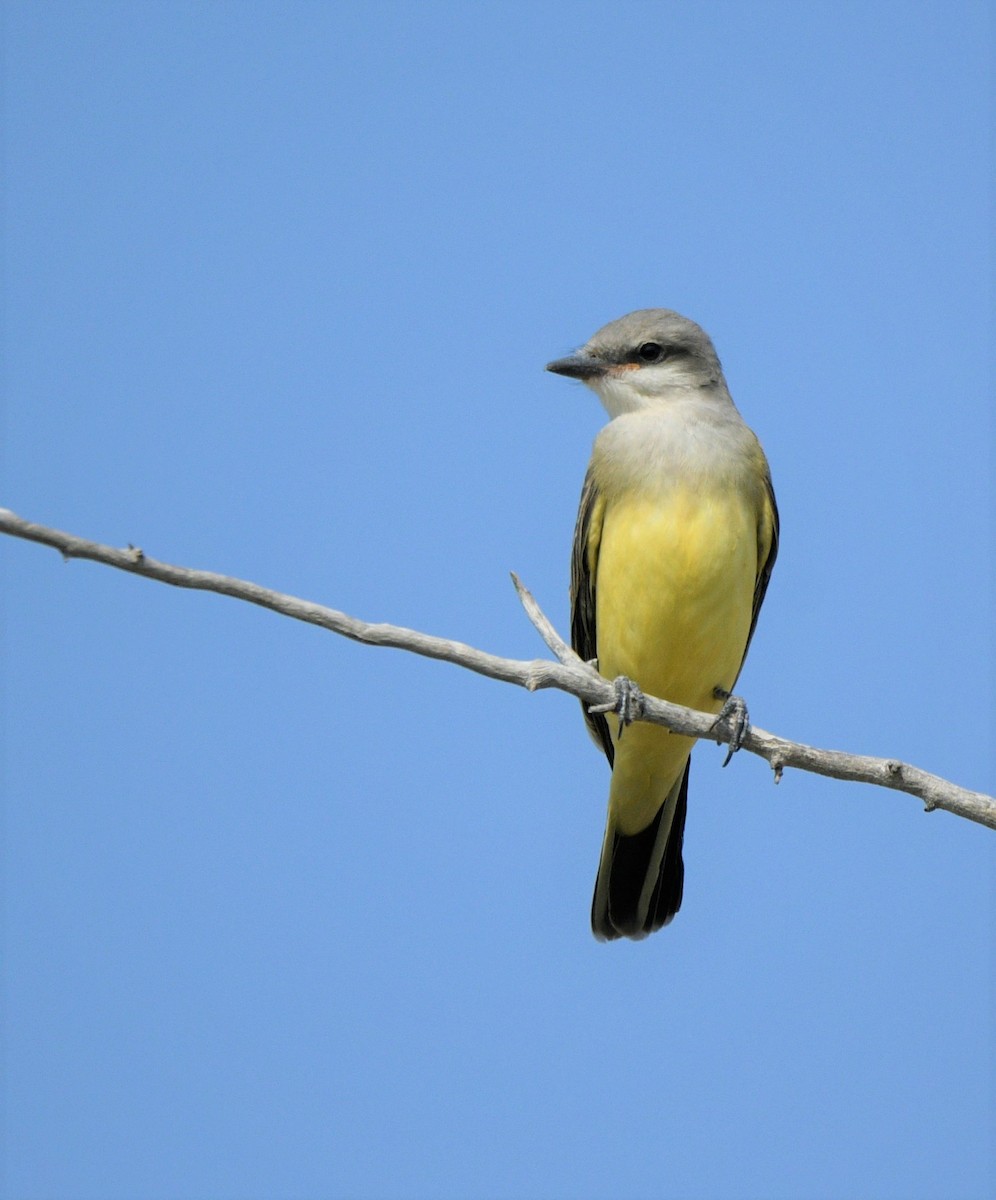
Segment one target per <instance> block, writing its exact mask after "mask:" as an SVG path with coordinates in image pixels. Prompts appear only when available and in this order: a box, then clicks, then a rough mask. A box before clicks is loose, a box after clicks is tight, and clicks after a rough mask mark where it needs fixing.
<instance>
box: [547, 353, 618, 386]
mask: <svg viewBox="0 0 996 1200" xmlns="http://www.w3.org/2000/svg"><path fill="white" fill-rule="evenodd" d="M546 369H547V370H548V371H552V372H553V373H554V374H555V375H567V376H568V377H569V378H570V379H596V378H597V377H598V376H599V375H604V374H605V371H606V364H605V363H603V362H599V361H598V359H597V358H592V357H591V356H590V355H588V354H585V352H584V351H583V350H579V351H578V352H577V354H569V355H568V356H567V357H566V358H557V359H554V361H553V362H551V363H547V364H546Z"/></svg>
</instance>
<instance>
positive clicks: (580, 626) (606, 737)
mask: <svg viewBox="0 0 996 1200" xmlns="http://www.w3.org/2000/svg"><path fill="white" fill-rule="evenodd" d="M604 516H605V498H604V497H603V496H602V495H601V493H600V492H599V491H598V488H597V487H596V486H595V480H594V478H593V477H592V473H591V469H590V468H589V470H588V474H587V475H586V476H585V479H584V487H583V488H582V489H581V505H580V507H579V508H578V520H577V524H576V525H575V526H574V546H573V549H572V550H571V645H572V646H573V648H574V653H575V654H577V655H578V656H579V657H581V658H582V659H583V660H584V661H585V662H591V661H592V659H594V658H597V656H598V638H597V634H596V630H595V580H596V577H597V575H598V548H599V545H600V544H601V541H602V520H603V518H604ZM581 710H582V712H583V713H584V719H585V721H587V723H588V732H589V733H590V734H591V736H592V737H593V738H594V739H595V742H596V743H597V744H598V745H599V746H600V747H601V748H602V750H604V752H605V757H606V758H607V759H608V760H609V765H610V766H611V765H612V760H613V758H614V747H613V745H612V735H611V734H610V733H609V723H608V721H606V719H605V717H604V716H602V715H601V714H600V713H590V712H589V711H588V706H587V705H586V704H585V703H584V702H583V701H582V703H581Z"/></svg>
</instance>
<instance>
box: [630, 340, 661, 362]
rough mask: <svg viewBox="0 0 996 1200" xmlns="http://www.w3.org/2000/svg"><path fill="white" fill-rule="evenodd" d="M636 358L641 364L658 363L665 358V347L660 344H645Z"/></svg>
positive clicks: (638, 351)
mask: <svg viewBox="0 0 996 1200" xmlns="http://www.w3.org/2000/svg"><path fill="white" fill-rule="evenodd" d="M636 357H637V358H638V359H639V360H640V362H645V363H657V362H660V361H661V359H662V358H663V357H664V347H663V346H662V345H661V344H660V342H644V343H643V345H642V346H641V347H640V348H639V350H637V352H636Z"/></svg>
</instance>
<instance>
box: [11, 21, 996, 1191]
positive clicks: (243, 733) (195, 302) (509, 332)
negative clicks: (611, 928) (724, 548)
mask: <svg viewBox="0 0 996 1200" xmlns="http://www.w3.org/2000/svg"><path fill="white" fill-rule="evenodd" d="M991 45H992V29H991V16H990V13H989V11H988V6H987V5H984V4H979V3H957V2H956V3H951V2H950V0H948V2H946V3H943V4H940V3H918V4H916V5H904V4H891V3H863V4H856V3H847V2H844V3H834V4H829V3H811V4H793V3H788V2H784V3H771V2H764V0H762V2H760V3H751V4H747V3H702V4H691V3H674V4H672V3H663V2H659V3H640V4H636V3H613V4H608V3H577V4H563V3H543V2H540V3H536V4H532V5H529V6H526V5H515V4H507V5H498V4H490V3H489V4H449V3H430V4H425V5H415V4H410V5H409V4H400V3H391V4H389V3H364V4H362V5H360V4H358V3H354V4H334V5H333V4H318V3H313V4H301V3H285V4H262V3H246V4H235V3H215V4H181V3H166V4H163V3H144V4H141V5H137V4H136V5H132V4H121V3H101V4H80V3H74V2H67V3H63V4H60V5H40V4H26V3H21V2H18V0H13V2H9V3H8V4H7V5H6V6H5V28H4V54H5V63H4V76H5V85H4V86H5V92H4V101H3V102H4V138H5V142H4V155H5V163H4V167H5V169H4V178H5V186H4V203H5V225H6V247H5V255H6V259H5V277H4V304H5V323H6V333H5V343H6V344H5V359H6V365H5V382H4V396H5V406H4V414H3V455H2V462H0V465H2V477H3V486H2V495H0V503H3V504H5V505H7V506H8V507H11V508H13V509H14V510H15V511H17V512H19V513H21V514H22V515H23V516H26V517H28V518H30V519H32V520H36V521H39V522H43V523H47V524H51V525H54V526H56V527H59V528H63V529H68V530H71V531H73V532H75V533H78V534H81V535H83V536H87V537H91V538H94V539H96V540H100V541H105V542H109V543H112V544H115V545H126V544H128V543H135V544H137V545H141V546H142V547H143V548H144V549H145V551H146V552H147V553H148V554H150V555H152V556H154V557H157V558H161V559H165V560H167V561H170V562H177V563H182V564H186V565H189V566H199V567H205V568H210V569H213V570H217V571H222V572H225V573H229V574H235V575H241V576H244V577H246V578H250V579H254V580H256V581H258V582H260V583H263V584H266V585H268V586H271V587H274V588H279V589H281V590H285V591H289V592H293V593H296V594H299V595H301V596H304V597H307V598H310V599H313V600H317V601H320V602H323V603H326V604H330V605H332V606H334V607H338V608H342V609H345V610H346V611H348V612H351V613H353V614H355V615H357V616H360V617H363V618H365V619H368V620H387V621H393V622H395V623H398V624H404V625H410V626H413V627H416V628H421V629H425V630H428V631H430V632H434V633H440V634H444V635H448V636H452V637H456V638H460V639H463V640H466V641H468V642H471V643H473V644H475V645H478V646H481V647H482V648H485V649H488V650H492V651H494V652H496V653H503V654H508V655H511V656H515V657H522V658H531V657H534V656H536V655H538V654H541V653H542V647H541V645H540V643H539V641H538V639H537V637H536V635H535V633H534V632H533V630H532V628H531V627H530V626H529V624H528V622H527V621H526V619H525V617H524V616H523V614H522V612H521V610H520V609H519V607H518V604H517V601H516V599H515V596H514V593H513V591H512V588H511V586H510V584H509V582H508V572H509V571H510V570H515V571H517V572H518V573H519V574H520V575H521V576H522V577H523V579H524V580H525V582H526V583H527V585H528V586H529V587H530V588H531V589H532V590H533V592H534V593H535V595H536V596H537V598H538V599H539V601H540V603H541V604H542V605H543V606H544V607H545V609H546V611H547V612H548V613H549V615H550V616H551V618H552V619H553V620H554V622H555V623H556V624H557V625H558V626H559V627H560V628H561V629H562V630H565V629H566V628H567V568H568V556H569V548H570V539H571V533H572V527H573V521H574V515H575V509H576V505H577V498H578V494H579V491H580V486H581V480H582V477H583V474H584V469H585V464H586V462H587V457H588V453H589V450H590V445H591V441H592V438H593V437H594V435H595V433H596V432H597V430H598V428H599V426H600V424H601V422H602V419H603V418H602V414H601V412H600V410H599V407H598V404H597V401H596V400H595V398H594V397H593V396H592V395H591V394H590V393H588V392H587V391H586V390H585V389H583V388H581V387H579V386H573V385H569V384H567V383H565V381H563V380H562V379H556V378H554V377H552V376H548V375H546V374H544V372H543V365H544V363H545V362H547V361H548V360H549V359H551V358H553V357H555V356H557V355H560V354H563V353H566V352H567V351H568V350H570V349H571V348H572V347H573V346H575V345H577V344H579V343H580V342H582V341H584V340H586V339H587V337H588V336H589V335H590V334H591V333H592V332H593V331H594V330H595V329H596V328H598V327H599V326H600V325H602V324H603V323H605V322H606V321H608V320H610V319H612V318H614V317H617V316H619V315H621V314H622V313H624V312H627V311H629V310H630V309H633V308H638V307H644V306H648V305H662V306H667V307H673V308H677V309H679V310H680V311H682V312H684V313H687V314H688V315H689V316H691V317H693V318H694V319H696V320H698V321H699V322H701V323H702V324H703V325H704V326H705V328H706V329H708V330H709V332H710V333H711V334H712V335H713V338H714V340H715V342H716V345H717V347H718V350H719V353H720V356H721V357H722V359H723V362H724V365H725V368H726V372H727V377H728V380H729V383H730V386H731V389H732V391H733V394H734V397H735V399H736V400H737V403H738V405H739V407H740V409H741V411H742V412H743V414H744V416H745V418H746V419H747V421H748V422H749V423H750V424H751V425H752V427H753V428H754V429H755V430H756V431H757V432H758V434H759V436H760V437H761V439H762V442H763V443H764V446H765V448H766V450H767V453H768V457H769V459H770V461H771V464H772V471H773V474H774V480H775V487H776V491H777V495H778V500H779V504H780V508H781V515H782V543H781V554H780V557H779V561H778V564H777V567H776V570H775V573H774V577H773V580H772V584H771V587H770V590H769V593H768V599H767V601H766V604H765V609H764V612H763V614H762V618H761V621H760V625H759V629H758V633H757V636H756V638H755V641H754V644H753V647H752V651H751V657H750V660H749V663H748V666H747V669H746V670H745V672H744V675H743V677H742V680H741V690H742V691H743V693H744V694H745V695H746V697H747V699H748V702H749V704H750V708H751V713H752V715H753V717H754V720H755V721H756V723H757V724H758V725H760V726H762V727H764V728H766V729H769V730H773V731H776V732H778V733H781V734H783V735H785V736H788V737H793V738H797V739H799V740H802V741H807V742H811V743H815V744H818V745H825V746H832V747H837V748H843V749H850V750H854V751H859V752H866V753H872V754H881V755H890V756H897V757H901V758H905V759H907V760H910V761H913V762H915V763H917V764H918V765H920V766H923V767H926V768H927V769H929V770H933V771H935V772H937V773H939V774H941V775H945V776H947V777H950V778H952V779H954V780H956V781H957V782H959V783H962V784H964V785H965V786H968V787H973V788H978V789H982V790H992V788H993V786H994V778H993V757H992V749H991V735H992V727H993V726H992V721H993V649H992V611H993V610H992V602H993V575H992V573H991V569H990V564H991V553H990V547H991V545H992V535H993V530H992V521H991V513H992V509H993V496H992V487H991V481H992V472H991V457H990V451H991V439H992V423H991V410H992V375H991V364H992V353H991V349H992V319H991V305H992V292H991V286H990V278H991V267H992V257H991V249H992V235H991V215H992V208H991V206H990V192H989V181H990V178H991V171H992V141H991V135H990V130H991V124H992V120H991V113H992V110H991V100H990V95H991V91H990V87H991V83H992V79H991V72H992V62H993V59H992V50H991ZM0 569H2V578H3V608H4V630H3V657H4V667H3V692H4V723H3V728H4V739H3V776H4V779H3V797H4V809H3V864H2V866H3V880H4V892H3V960H2V961H3V1005H4V1021H3V1028H4V1044H3V1072H2V1074H3V1097H4V1107H3V1146H2V1151H3V1155H2V1157H3V1162H4V1164H5V1165H4V1168H3V1170H4V1174H3V1186H4V1193H3V1194H4V1195H5V1197H9V1198H10V1200H42V1198H45V1200H52V1198H55V1200H130V1198H134V1197H143V1198H144V1200H188V1198H189V1200H195V1198H196V1200H203V1198H212V1200H214V1198H217V1200H250V1198H251V1200H257V1198H258V1200H284V1198H288V1200H289V1198H294V1200H298V1198H311V1197H316V1198H321V1197H385V1198H391V1200H393V1198H408V1197H410V1198H413V1200H421V1198H423V1197H424V1198H433V1200H435V1198H449V1197H452V1198H457V1197H463V1198H465V1197H512V1198H514V1197H540V1198H545V1197H554V1198H575V1197H577V1198H585V1200H587V1198H596V1197H597V1198H602V1197H604V1198H629V1197H639V1198H644V1197H654V1198H662V1200H663V1198H668V1200H670V1198H675V1200H679V1198H680V1200H716V1198H719V1200H727V1198H729V1200H757V1198H760V1197H764V1198H771V1200H798V1198H804V1200H809V1198H814V1200H815V1198H819V1200H835V1198H847V1200H859V1198H869V1200H871V1198H874V1200H891V1198H897V1200H898V1198H904V1200H905V1198H909V1197H917V1198H918V1200H931V1198H934V1197H936V1198H938V1200H941V1198H943V1200H970V1198H971V1200H976V1198H981V1197H986V1196H989V1195H991V1194H992V1190H993V1187H994V1186H996V1171H994V1157H993V1155H994V1148H993V1141H992V1130H993V1127H994V1124H996V1106H994V1075H993V1058H994V1026H993V1011H994V1004H996V988H994V959H993V952H992V946H993V943H994V935H996V929H994V922H993V917H992V913H993V907H994V902H996V883H994V878H996V876H994V851H996V840H994V837H993V834H992V833H991V832H989V831H986V830H984V829H982V828H980V827H976V826H973V825H971V824H969V823H967V822H964V821H960V820H958V819H956V818H954V817H951V816H949V815H946V814H943V813H936V814H933V815H930V816H927V815H924V814H923V813H922V811H921V809H920V806H919V805H918V803H917V802H916V801H914V800H912V799H910V798H905V797H901V796H899V795H896V794H892V793H886V792H879V791H875V790H872V789H869V788H865V787H860V786H857V785H851V784H842V783H837V782H834V781H830V780H823V779H817V778H815V777H812V776H806V775H802V774H799V773H791V772H790V773H788V774H787V775H786V776H785V778H784V779H783V781H782V783H781V784H780V785H779V786H778V787H777V788H775V787H773V786H772V783H771V776H770V772H769V771H768V770H767V768H766V767H765V766H764V764H763V763H761V762H760V761H759V760H757V759H754V758H750V757H748V756H747V755H741V756H740V757H739V758H738V759H737V760H736V761H735V762H734V763H733V764H732V765H731V766H730V767H729V769H727V770H726V771H721V770H720V762H721V753H720V751H719V750H718V749H717V748H716V747H715V746H709V745H704V746H700V747H699V748H698V749H697V751H696V753H695V755H694V761H693V770H692V786H691V793H690V811H689V819H688V830H687V835H686V869H687V876H686V889H685V900H684V906H683V908H682V911H681V913H680V914H679V916H678V918H677V919H676V920H675V922H674V923H673V924H672V925H671V926H670V927H668V928H667V929H666V930H664V931H662V932H661V933H660V934H657V935H655V936H654V937H653V938H651V939H649V940H647V941H645V942H643V943H640V944H622V945H618V944H616V945H610V946H605V945H599V944H597V943H596V942H595V941H594V940H593V939H592V937H591V934H590V932H589V929H588V909H589V903H590V894H591V887H592V882H593V879H594V873H595V866H596V862H597V857H598V850H599V845H600V839H601V833H602V822H603V816H604V805H605V798H606V794H607V786H608V773H607V769H606V765H605V763H604V761H603V760H602V759H601V757H600V756H599V755H598V753H597V752H596V751H595V749H594V748H593V747H592V746H591V744H590V743H589V741H588V738H587V736H586V734H585V731H584V728H583V722H582V720H581V716H580V713H579V712H578V710H577V705H576V704H575V703H574V702H573V701H572V700H571V699H570V698H569V697H565V696H563V695H559V694H553V693H544V694H539V695H534V696H530V695H527V694H526V693H524V692H522V691H520V690H517V689H513V688H511V687H508V686H505V685H501V684H498V683H495V682H492V681H489V680H485V679H481V678H478V677H476V676H473V675H471V674H469V673H467V672H463V671H459V670H457V669H456V668H453V667H451V666H447V665H444V664H439V663H435V662H430V661H427V660H422V659H418V658H414V657H412V656H408V655H404V654H400V653H397V652H393V651H386V650H375V649H370V648H364V647H361V646H356V645H353V644H351V643H348V642H346V641H344V640H342V639H339V638H336V637H333V636H332V635H328V634H324V633H322V632H320V631H318V630H316V629H312V628H308V627H305V626H299V625H296V624H295V623H293V622H291V621H289V620H286V619H281V618H278V617H276V616H273V615H272V614H268V613H265V612H263V611H261V610H258V609H255V608H252V607H250V606H248V605H243V604H238V603H235V602H233V601H230V600H225V599H222V598H219V597H213V596H204V595H197V594H188V593H184V592H179V591H175V590H172V589H169V588H166V587H163V586H161V585H158V584H153V583H149V582H146V581H143V580H139V579H134V578H131V577H127V576H124V575H122V574H120V573H118V572H114V571H111V570H109V569H107V568H103V567H99V566H95V565H92V564H86V563H80V562H72V563H69V564H66V563H64V562H62V561H61V559H60V558H59V556H58V555H57V554H55V553H53V552H51V551H48V550H45V549H43V548H41V547H37V546H32V545H29V544H27V543H21V542H14V541H12V540H9V539H0Z"/></svg>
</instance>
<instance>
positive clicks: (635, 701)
mask: <svg viewBox="0 0 996 1200" xmlns="http://www.w3.org/2000/svg"><path fill="white" fill-rule="evenodd" d="M612 687H613V689H614V691H615V693H616V694H615V699H614V700H612V701H611V703H609V704H593V705H592V706H591V707H590V708H589V709H588V711H589V712H590V713H610V712H614V713H616V714H617V715H618V717H619V733H618V735H617V737H619V738H621V737H622V734H623V730H624V729H625V728H626V726H627V725H632V723H633V722H634V721H638V720H639V719H640V717H642V716H643V711H644V704H643V692H641V691H640V689H639V688H638V687H637V686H636V684H635V683H634V682H633V680H632V679H628V678H627V677H626V676H625V675H617V676H616V678H615V679H613V681H612Z"/></svg>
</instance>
